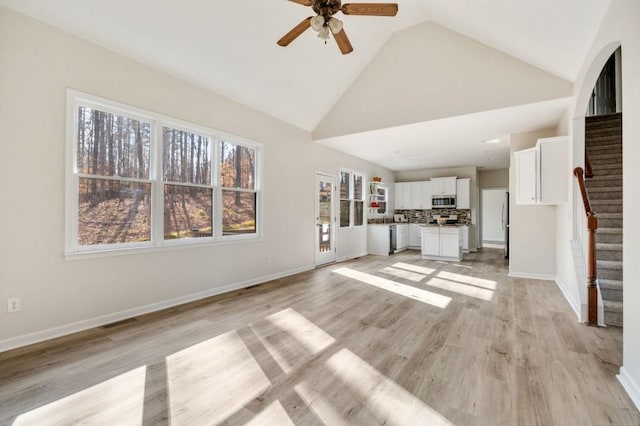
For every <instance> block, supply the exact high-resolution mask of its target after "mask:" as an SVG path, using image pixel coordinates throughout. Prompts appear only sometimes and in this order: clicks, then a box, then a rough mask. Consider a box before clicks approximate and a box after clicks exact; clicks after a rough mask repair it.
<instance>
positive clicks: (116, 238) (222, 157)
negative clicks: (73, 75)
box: [66, 91, 261, 254]
mask: <svg viewBox="0 0 640 426" xmlns="http://www.w3.org/2000/svg"><path fill="white" fill-rule="evenodd" d="M68 102H69V118H68V126H69V131H68V138H69V143H68V153H67V155H68V163H67V164H68V166H67V169H68V170H67V213H66V221H67V232H66V234H67V237H66V253H67V254H75V253H83V252H101V251H113V250H119V249H131V248H145V247H157V246H164V245H171V244H184V243H189V242H191V243H193V242H196V241H197V242H215V241H222V240H227V239H238V238H240V239H246V238H257V237H259V236H260V226H259V225H260V223H259V222H260V221H259V217H260V216H259V213H260V212H259V200H260V186H259V183H260V180H259V176H260V174H259V171H260V168H259V163H260V155H261V145H260V144H257V143H254V142H250V141H246V140H243V139H241V138H238V137H233V136H228V135H224V134H222V133H221V132H217V131H215V130H211V129H206V128H202V127H199V126H196V125H191V124H188V123H182V122H179V121H177V120H174V119H171V118H168V117H164V116H161V115H158V114H154V113H149V112H146V111H142V110H139V109H136V108H133V107H127V106H125V105H120V104H116V103H113V102H109V101H105V100H102V99H98V98H94V97H92V96H88V95H83V94H81V93H78V92H75V91H69V99H68Z"/></svg>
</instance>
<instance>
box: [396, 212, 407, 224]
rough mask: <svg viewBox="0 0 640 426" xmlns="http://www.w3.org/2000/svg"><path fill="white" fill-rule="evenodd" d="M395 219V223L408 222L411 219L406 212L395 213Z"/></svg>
mask: <svg viewBox="0 0 640 426" xmlns="http://www.w3.org/2000/svg"><path fill="white" fill-rule="evenodd" d="M393 221H394V222H395V223H406V222H409V219H407V216H405V215H404V214H397V213H396V214H394V215H393Z"/></svg>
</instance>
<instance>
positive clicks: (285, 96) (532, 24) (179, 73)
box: [0, 0, 609, 169]
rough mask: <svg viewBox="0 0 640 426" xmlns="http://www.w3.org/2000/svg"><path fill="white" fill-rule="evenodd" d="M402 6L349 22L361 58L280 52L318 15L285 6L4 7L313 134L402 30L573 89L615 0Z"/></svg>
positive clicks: (306, 43) (9, 1) (253, 1)
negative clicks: (464, 39)
mask: <svg viewBox="0 0 640 426" xmlns="http://www.w3.org/2000/svg"><path fill="white" fill-rule="evenodd" d="M380 1H382V0H380ZM397 1H398V3H399V13H398V16H397V17H394V18H386V17H364V16H342V17H341V18H340V19H342V20H343V21H344V23H345V30H346V32H347V33H348V35H349V37H350V39H351V42H352V44H353V46H354V49H355V50H354V52H353V53H351V54H349V55H345V56H343V55H341V54H340V52H339V50H338V48H337V46H335V43H334V41H333V40H329V44H328V45H327V46H324V45H323V42H322V41H321V40H319V39H317V38H316V37H315V33H314V32H313V31H311V30H309V31H308V32H306V33H304V34H303V35H302V36H300V37H299V38H298V39H297V40H295V41H294V42H293V43H292V44H291V45H290V46H289V47H286V48H282V47H279V46H277V45H276V41H277V40H278V39H279V38H280V37H281V36H282V35H284V34H285V33H286V32H287V31H289V30H290V29H291V28H292V27H293V26H294V25H296V24H297V23H298V22H300V21H301V20H302V19H304V18H305V17H307V16H311V15H312V11H311V10H310V8H306V7H304V6H300V5H298V4H296V3H293V2H290V1H285V0H242V1H215V0H213V1H212V0H184V1H179V2H178V1H168V0H136V1H131V0H109V1H89V0H65V1H60V0H57V1H53V0H0V5H4V6H7V7H10V8H12V9H15V10H17V11H19V12H22V13H24V14H26V15H30V16H33V17H35V18H36V19H39V20H42V21H45V22H47V23H50V24H52V25H54V26H57V27H60V28H62V29H64V30H66V31H69V32H71V33H74V34H76V35H79V36H80V37H83V38H85V39H88V40H90V41H92V42H94V43H96V44H99V45H102V46H104V47H107V48H109V49H111V50H114V51H116V52H118V53H121V54H124V55H125V56H128V57H131V58H133V59H135V60H137V61H139V62H141V63H144V64H147V65H149V66H152V67H154V68H157V69H159V70H162V71H165V72H167V73H169V74H172V75H174V76H176V77H179V78H181V79H184V80H186V81H190V82H192V83H195V84H197V85H199V86H201V87H203V88H206V89H208V90H211V91H213V92H216V93H218V94H221V95H223V96H226V97H228V98H230V99H233V100H236V101H238V102H240V103H242V104H245V105H247V106H249V107H252V108H255V109H257V110H259V111H263V112H265V113H267V114H269V115H271V116H273V117H276V118H279V119H281V120H283V121H286V122H288V123H291V124H293V125H295V126H298V127H300V128H302V129H305V130H308V131H312V130H313V129H314V128H315V127H316V126H317V125H318V123H319V122H320V121H321V120H322V118H323V117H324V116H325V115H326V114H327V113H328V111H329V110H330V109H331V108H332V106H333V105H334V104H335V103H336V101H337V100H338V99H339V98H340V96H341V95H342V94H343V93H344V92H345V91H346V89H347V88H348V87H349V86H350V85H351V83H352V82H353V81H354V80H355V79H356V78H357V77H358V75H359V73H360V72H361V71H362V70H363V69H364V67H365V66H366V65H367V64H368V63H369V62H370V61H371V59H372V58H373V57H375V55H376V54H377V52H378V51H379V50H380V48H381V47H382V46H383V44H384V43H385V42H386V40H388V39H389V37H390V36H391V35H392V34H393V33H394V32H396V31H399V30H402V29H405V28H408V27H410V26H412V25H415V24H417V23H420V22H424V21H427V20H433V21H436V22H438V23H440V24H441V25H444V26H446V27H449V28H450V29H453V30H454V31H457V32H460V33H462V34H464V35H466V36H468V37H471V38H474V39H476V40H478V41H480V42H482V43H485V44H488V45H490V46H492V47H494V48H497V49H499V50H502V51H504V52H505V53H508V54H510V55H512V56H515V57H517V58H519V59H521V60H524V61H526V62H528V63H530V64H532V65H534V66H537V67H539V68H542V69H544V70H546V71H549V72H551V73H553V74H556V75H557V76H560V77H562V78H564V79H567V80H570V81H572V80H573V79H574V78H575V76H576V74H577V72H578V69H579V67H580V64H581V63H582V61H583V59H584V56H585V54H586V52H587V49H588V47H589V46H590V44H591V42H592V40H593V38H594V36H595V33H596V31H597V29H598V27H599V24H600V22H601V20H602V18H603V15H604V13H605V11H606V9H607V8H608V5H609V0H562V1H560V2H558V1H555V0H502V1H498V0H474V1H471V0H467V1H463V0H397ZM354 2H357V0H354ZM507 121H508V120H507ZM507 121H505V123H506V122H507ZM556 121H557V117H556ZM418 127H421V126H418ZM426 127H429V126H426ZM463 127H464V126H463ZM450 130H451V131H452V132H455V131H457V129H456V128H454V129H450ZM502 130H503V131H505V133H509V129H507V128H504V129H502ZM452 137H453V138H455V136H454V135H452ZM356 139H357V138H356ZM406 143H407V144H408V143H409V142H408V140H407V142H406ZM414 148H416V149H417V148H419V145H416V146H415V147H414ZM350 151H354V152H352V154H354V155H356V156H359V157H363V156H365V155H366V154H367V151H366V150H365V151H362V152H355V151H357V150H354V149H350ZM381 164H382V165H386V166H389V165H388V164H385V163H381ZM406 166H407V165H406V164H404V165H402V168H403V169H405V168H406ZM389 167H390V166H389ZM398 167H400V166H398ZM391 168H392V169H393V168H394V167H391Z"/></svg>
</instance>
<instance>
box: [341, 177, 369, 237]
mask: <svg viewBox="0 0 640 426" xmlns="http://www.w3.org/2000/svg"><path fill="white" fill-rule="evenodd" d="M364 196H365V194H364V175H363V174H362V173H359V172H356V171H352V170H346V169H343V170H341V171H340V228H353V227H358V226H364Z"/></svg>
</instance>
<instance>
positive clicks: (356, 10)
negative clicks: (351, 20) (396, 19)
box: [342, 3, 398, 16]
mask: <svg viewBox="0 0 640 426" xmlns="http://www.w3.org/2000/svg"><path fill="white" fill-rule="evenodd" d="M342 13H344V14H345V15H369V16H396V14H397V13H398V4H397V3H347V4H344V5H342Z"/></svg>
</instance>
